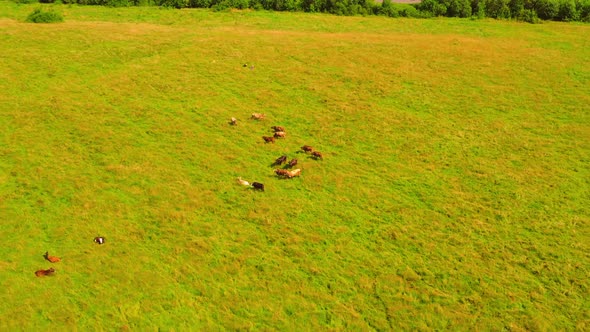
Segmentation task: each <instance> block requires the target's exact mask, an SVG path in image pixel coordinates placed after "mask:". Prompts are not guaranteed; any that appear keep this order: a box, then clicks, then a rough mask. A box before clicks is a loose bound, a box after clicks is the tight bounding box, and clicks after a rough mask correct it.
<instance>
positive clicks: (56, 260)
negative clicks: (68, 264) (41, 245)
mask: <svg viewBox="0 0 590 332" xmlns="http://www.w3.org/2000/svg"><path fill="white" fill-rule="evenodd" d="M43 257H45V259H46V260H48V261H50V262H51V263H57V262H59V261H61V259H59V257H55V256H49V252H48V251H46V252H45V255H43Z"/></svg>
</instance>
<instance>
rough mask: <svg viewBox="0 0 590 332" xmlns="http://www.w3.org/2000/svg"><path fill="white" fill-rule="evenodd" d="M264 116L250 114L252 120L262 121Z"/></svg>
mask: <svg viewBox="0 0 590 332" xmlns="http://www.w3.org/2000/svg"><path fill="white" fill-rule="evenodd" d="M265 116H266V115H264V114H262V113H252V117H251V118H252V119H254V120H263V119H264V117H265Z"/></svg>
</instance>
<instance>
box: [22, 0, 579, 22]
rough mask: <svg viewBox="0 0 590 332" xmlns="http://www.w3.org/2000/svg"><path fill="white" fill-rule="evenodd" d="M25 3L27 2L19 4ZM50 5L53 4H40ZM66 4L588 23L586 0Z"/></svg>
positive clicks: (127, 0) (102, 0)
mask: <svg viewBox="0 0 590 332" xmlns="http://www.w3.org/2000/svg"><path fill="white" fill-rule="evenodd" d="M20 1H25V2H27V0H20ZM40 1H41V2H45V3H48V2H49V3H51V2H55V1H56V0H40ZM57 1H61V2H62V3H66V4H80V5H101V6H116V7H119V6H150V5H155V6H163V7H173V8H213V9H215V10H225V9H229V8H237V9H247V8H252V9H257V10H258V9H264V10H275V11H304V12H321V13H331V14H336V15H384V16H389V17H416V18H428V17H437V16H447V17H477V18H484V17H491V18H496V19H516V20H520V21H526V22H530V23H537V22H539V21H540V20H555V21H583V22H590V0H423V1H422V2H421V3H418V4H412V5H410V4H397V3H392V2H391V0H384V1H383V2H381V3H376V2H374V1H373V0H57Z"/></svg>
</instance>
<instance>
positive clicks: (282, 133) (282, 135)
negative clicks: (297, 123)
mask: <svg viewBox="0 0 590 332" xmlns="http://www.w3.org/2000/svg"><path fill="white" fill-rule="evenodd" d="M286 136H287V133H285V132H284V131H277V132H276V133H275V134H274V137H275V138H285V137H286Z"/></svg>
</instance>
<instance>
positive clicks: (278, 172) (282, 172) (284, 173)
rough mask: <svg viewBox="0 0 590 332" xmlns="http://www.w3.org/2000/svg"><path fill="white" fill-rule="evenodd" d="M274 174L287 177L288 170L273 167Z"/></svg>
mask: <svg viewBox="0 0 590 332" xmlns="http://www.w3.org/2000/svg"><path fill="white" fill-rule="evenodd" d="M275 174H276V175H278V176H280V177H285V178H287V177H289V171H287V170H286V169H275Z"/></svg>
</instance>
